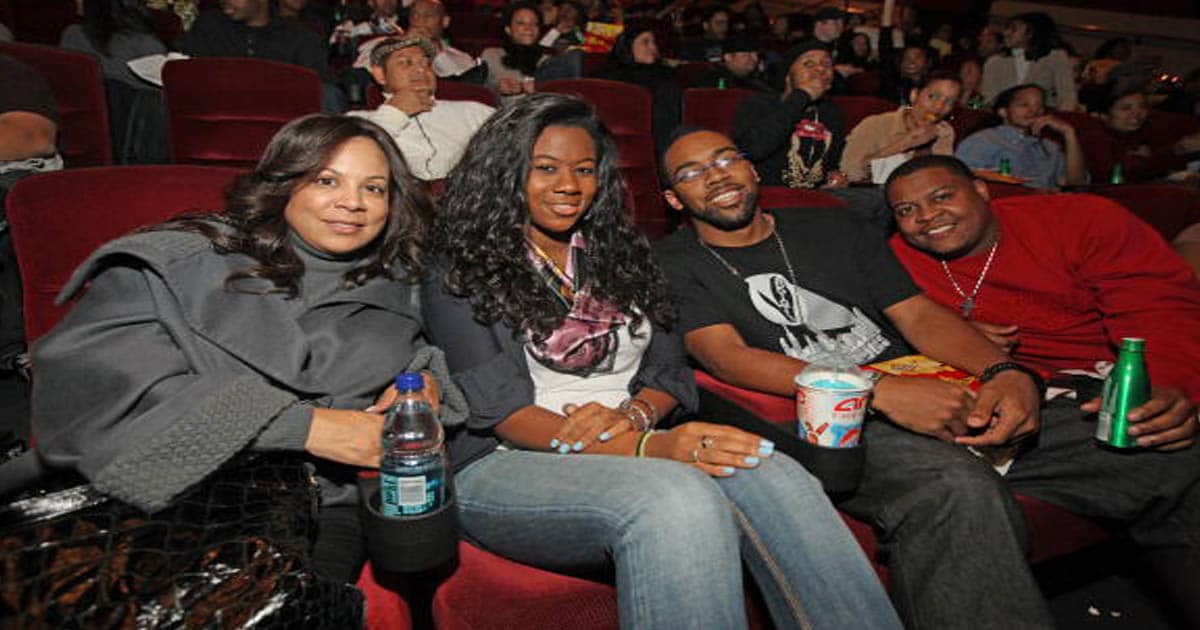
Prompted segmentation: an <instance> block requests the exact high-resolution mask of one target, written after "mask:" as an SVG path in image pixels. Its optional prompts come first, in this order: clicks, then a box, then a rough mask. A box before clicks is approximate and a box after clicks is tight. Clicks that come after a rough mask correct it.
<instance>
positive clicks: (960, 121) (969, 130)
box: [948, 107, 1000, 147]
mask: <svg viewBox="0 0 1200 630" xmlns="http://www.w3.org/2000/svg"><path fill="white" fill-rule="evenodd" d="M948 121H949V122H950V126H951V127H954V146H955V147H957V146H958V144H959V143H960V142H962V141H963V138H966V137H967V136H969V135H971V134H973V133H975V132H976V131H979V130H981V129H987V128H988V127H995V126H996V125H999V124H1000V117H999V116H997V115H996V114H995V113H993V112H992V111H991V110H989V109H967V108H965V107H957V108H955V109H954V111H953V112H952V113H951V114H950V118H949V119H948Z"/></svg>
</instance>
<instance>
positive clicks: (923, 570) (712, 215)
mask: <svg viewBox="0 0 1200 630" xmlns="http://www.w3.org/2000/svg"><path fill="white" fill-rule="evenodd" d="M660 164H661V165H662V168H663V176H664V178H665V179H666V180H667V181H668V182H669V185H670V189H669V190H667V191H666V192H665V193H664V196H665V197H666V201H667V203H668V204H669V205H670V206H671V207H672V208H674V209H676V210H678V211H680V212H683V213H684V214H685V215H686V217H687V218H688V222H689V223H690V228H691V229H681V230H679V231H677V232H676V233H674V234H672V235H671V236H669V237H667V238H666V239H664V240H663V241H662V242H661V243H660V245H659V247H658V250H657V254H658V256H659V260H660V262H661V264H662V267H663V269H664V271H665V274H666V276H667V281H668V286H669V290H670V292H671V294H672V297H673V298H674V299H675V301H676V306H677V308H678V312H679V326H680V328H681V330H682V332H683V334H684V341H685V343H686V345H687V349H688V352H689V353H690V354H691V355H692V357H693V358H695V359H696V360H697V361H698V362H699V363H700V364H701V365H703V367H704V368H705V369H706V370H707V371H708V372H709V373H711V374H712V375H713V376H715V377H717V378H718V379H720V380H722V381H724V382H726V383H730V384H732V385H735V386H738V387H742V388H747V389H753V390H758V391H762V392H768V393H772V394H777V395H782V396H788V397H791V396H793V395H794V394H795V385H794V383H793V379H794V377H795V376H796V374H798V373H799V372H800V371H801V370H802V369H803V368H804V367H806V366H807V365H808V364H809V363H819V364H824V365H829V364H831V363H832V364H850V365H864V364H869V363H874V362H878V361H883V360H888V359H893V358H897V357H901V356H904V355H909V354H914V352H920V353H921V354H924V355H926V356H928V357H930V358H933V359H936V360H938V361H942V362H944V363H947V364H950V365H953V366H955V367H957V368H959V369H962V370H964V371H966V372H969V373H971V374H975V375H979V376H980V380H981V381H984V382H983V383H982V385H981V386H980V388H979V389H978V391H976V392H972V391H971V390H969V389H967V388H966V387H963V386H961V385H959V384H955V383H948V382H944V381H940V380H936V379H911V378H898V377H891V376H884V377H882V378H881V379H880V380H879V381H878V382H877V383H876V385H875V393H874V397H873V399H872V402H871V405H872V407H873V408H874V409H875V410H876V411H877V412H879V414H881V415H877V416H874V419H871V420H869V421H868V422H867V425H866V428H865V438H864V441H865V443H866V444H867V445H868V446H867V448H866V453H865V464H864V470H863V481H862V484H861V485H860V487H859V489H858V491H857V492H855V493H854V494H852V495H851V496H849V497H848V498H845V499H844V500H842V501H841V502H840V504H839V507H840V508H842V509H843V510H846V511H847V512H849V513H850V514H852V515H854V516H856V517H858V518H860V519H861V520H864V521H866V522H870V523H873V524H875V525H876V526H877V527H879V528H880V529H881V530H882V531H881V533H880V536H879V540H880V544H881V546H882V547H883V548H884V551H885V554H886V557H887V558H888V559H889V567H890V568H891V585H892V593H893V601H894V602H895V604H896V607H897V610H898V611H899V612H900V615H901V618H902V619H903V620H904V621H905V625H906V627H914V628H950V627H974V626H975V625H978V623H979V620H987V622H988V623H995V624H998V627H1052V626H1053V621H1052V619H1051V617H1050V614H1049V610H1048V609H1047V608H1046V606H1045V604H1044V602H1043V600H1042V598H1041V595H1040V593H1039V592H1038V591H1037V588H1036V585H1035V583H1034V582H1033V580H1032V579H1031V578H1030V573H1029V568H1028V566H1027V564H1026V562H1025V557H1024V550H1023V549H1022V548H1021V544H1020V541H1021V540H1022V539H1023V537H1024V530H1023V528H1024V521H1023V520H1022V519H1023V517H1022V514H1021V512H1020V509H1019V508H1018V507H1017V505H1016V503H1015V501H1014V500H1013V499H1012V496H1011V495H1010V494H1009V493H1008V492H1007V490H1006V489H1005V488H1004V484H1003V481H1002V478H1001V477H1000V476H999V475H996V474H995V472H993V470H992V468H991V467H990V466H988V465H986V464H985V463H982V462H980V461H978V460H976V459H975V458H974V457H973V456H972V455H969V454H967V451H966V449H965V448H963V447H964V446H974V447H996V446H1001V445H1008V444H1011V443H1012V442H1014V441H1015V440H1018V439H1020V438H1021V437H1023V436H1026V435H1029V434H1032V433H1033V432H1035V431H1036V430H1037V429H1038V426H1039V421H1040V416H1039V402H1040V396H1039V383H1038V381H1039V380H1040V378H1039V377H1037V375H1036V374H1035V373H1033V372H1031V371H1029V370H1028V369H1027V368H1024V367H1023V366H1021V365H1018V364H1016V363H1013V362H1012V361H1011V359H1010V358H1009V357H1008V356H1007V355H1006V354H1004V353H1003V351H1001V350H1000V349H999V348H998V347H997V346H995V345H993V344H991V343H990V342H989V341H988V340H987V339H986V338H985V337H984V336H983V335H982V334H980V333H979V332H978V331H976V330H975V329H974V328H972V327H971V326H970V325H969V324H967V323H966V322H964V321H963V320H962V319H961V318H960V317H958V316H957V315H956V314H955V313H954V312H953V311H951V310H949V309H947V308H945V307H943V306H940V305H938V304H936V303H934V302H933V301H932V300H930V299H929V298H927V297H926V296H925V295H924V294H923V293H921V291H920V290H919V289H918V288H917V287H916V286H915V285H914V284H913V282H912V280H911V279H910V278H909V277H908V275H907V273H905V271H904V269H903V267H901V266H900V264H899V262H897V260H896V258H895V256H894V255H893V254H892V252H891V251H890V250H889V248H888V246H887V243H886V242H885V240H884V238H883V236H882V235H881V234H880V233H879V231H878V230H877V229H876V228H874V227H871V226H869V225H868V224H867V223H865V222H862V221H860V220H858V219H856V218H854V216H853V213H851V212H850V211H848V210H847V209H818V208H805V209H792V210H786V211H779V212H773V213H767V212H764V211H762V210H761V209H760V208H759V206H758V174H757V173H756V172H755V169H754V167H753V165H752V164H751V163H750V162H749V161H748V160H747V159H746V157H745V156H744V155H743V154H742V153H740V152H739V151H738V148H737V147H736V146H734V144H733V141H732V140H730V139H729V138H727V137H725V136H723V135H721V134H719V133H715V132H711V131H705V130H697V129H690V130H681V131H679V132H676V134H674V135H673V137H672V140H671V141H670V142H669V143H668V147H667V149H666V151H665V152H664V154H663V158H662V160H661V162H660ZM710 400H711V399H710ZM703 402H704V399H703V398H702V406H703ZM702 411H703V409H702ZM711 417H713V418H714V419H718V420H723V421H730V422H731V423H735V424H738V426H741V427H742V428H744V429H748V430H751V431H755V432H760V433H764V434H768V435H770V436H772V437H771V439H773V440H774V441H775V442H776V444H778V445H779V448H780V449H781V450H784V446H785V445H788V447H789V448H790V449H791V451H790V452H789V451H787V450H785V452H788V454H789V455H792V456H793V457H795V458H796V459H798V460H800V461H802V462H804V461H805V460H806V459H807V457H806V455H805V450H806V449H805V448H804V447H802V445H801V444H799V440H798V439H797V438H796V437H795V436H794V435H792V436H791V438H790V439H788V438H787V437H786V434H784V435H783V436H781V435H780V433H782V432H781V431H780V430H779V429H778V428H777V427H774V426H772V425H769V424H768V423H766V422H764V421H761V420H757V419H755V418H752V417H738V415H737V414H736V413H735V414H733V415H725V414H721V415H713V416H711ZM925 449H928V450H929V451H930V452H939V453H940V452H948V451H954V452H961V458H959V459H957V460H955V465H954V466H950V467H948V468H946V469H943V468H941V467H940V463H941V462H940V461H939V465H938V466H934V465H929V463H928V459H927V458H925V457H924V456H923V452H924V450H925ZM993 534H994V536H993ZM993 537H994V540H993ZM984 547H986V548H987V552H986V554H985V553H975V552H976V551H978V550H980V549H982V548H984ZM947 550H953V553H947ZM1010 576H1017V579H1010ZM1013 585H1015V586H1013Z"/></svg>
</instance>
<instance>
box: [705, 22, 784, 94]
mask: <svg viewBox="0 0 1200 630" xmlns="http://www.w3.org/2000/svg"><path fill="white" fill-rule="evenodd" d="M722 50H723V52H722V53H721V61H719V62H717V63H715V64H713V67H711V68H709V69H708V70H706V71H704V72H702V73H700V74H699V75H697V76H696V79H695V80H694V81H693V82H692V85H691V86H690V87H698V88H715V87H723V88H741V89H744V90H756V91H759V92H771V91H772V90H771V86H770V84H768V83H767V80H766V77H765V76H763V74H762V73H761V72H759V57H758V52H759V47H758V42H757V41H756V40H754V39H752V38H750V37H748V36H746V35H740V34H739V35H730V36H729V37H728V38H726V39H725V43H724V44H723V45H722Z"/></svg>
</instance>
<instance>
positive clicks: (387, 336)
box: [32, 114, 464, 582]
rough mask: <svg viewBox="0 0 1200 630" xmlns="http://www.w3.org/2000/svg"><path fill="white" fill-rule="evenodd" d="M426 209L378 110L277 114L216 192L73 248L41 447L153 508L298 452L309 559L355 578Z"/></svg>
mask: <svg viewBox="0 0 1200 630" xmlns="http://www.w3.org/2000/svg"><path fill="white" fill-rule="evenodd" d="M148 184H152V182H148ZM430 212H431V207H430V202H429V200H428V198H427V197H426V196H425V194H424V193H422V192H421V191H420V187H419V186H418V185H417V183H416V182H415V181H413V179H412V178H411V176H410V175H409V173H408V169H407V167H406V166H405V163H404V159H403V158H402V157H401V156H400V154H399V153H398V152H397V151H396V148H395V145H394V144H393V143H392V141H391V139H390V138H389V137H388V136H387V134H386V133H384V131H383V130H382V129H380V128H379V127H377V126H375V125H373V124H371V123H369V122H367V121H365V120H361V119H357V118H352V117H342V116H338V117H333V116H324V115H320V114H316V115H311V116H306V117H303V118H300V119H297V120H295V121H292V122H291V123H289V124H288V125H286V126H285V127H283V128H282V129H281V130H280V131H279V133H277V134H276V135H275V137H274V138H273V139H272V141H271V143H270V144H269V145H268V146H267V148H266V150H265V151H264V153H263V157H262V160H261V161H260V162H259V164H258V165H257V166H256V167H255V169H254V171H253V172H251V173H247V174H245V175H243V176H242V177H240V178H239V179H238V180H237V181H236V182H235V183H234V184H233V185H232V187H231V188H230V191H229V193H228V195H227V208H226V209H225V211H224V212H221V213H218V214H213V215H200V216H191V217H186V218H181V219H176V220H173V221H171V222H168V223H166V224H163V225H160V226H157V227H155V228H153V229H151V230H148V231H143V232H141V233H137V234H133V235H130V236H126V237H123V238H120V239H117V240H115V241H113V242H111V243H109V244H107V245H105V246H104V247H102V248H101V249H99V250H98V251H97V252H96V253H95V254H93V255H92V256H91V258H89V259H88V260H87V261H85V262H84V263H83V264H82V265H80V268H79V270H78V272H77V275H76V276H75V278H74V280H73V282H72V283H71V284H70V285H69V287H68V288H67V289H65V290H66V291H68V292H69V293H71V294H74V293H77V292H79V291H80V290H82V289H83V287H84V285H85V282H86V284H87V289H86V292H85V293H84V294H83V297H82V298H81V299H80V300H79V302H78V303H77V304H75V305H74V307H73V308H72V309H71V312H70V313H68V314H67V316H66V317H64V318H63V320H62V321H61V322H59V324H58V325H57V326H56V327H55V328H54V330H53V331H51V332H50V333H49V334H47V335H46V336H45V337H43V338H42V340H41V341H39V343H38V345H37V355H36V360H37V376H38V377H37V379H35V382H34V387H33V395H32V408H33V410H34V411H33V414H32V415H33V417H34V428H35V431H36V434H37V436H38V444H37V451H38V454H39V455H40V456H41V457H42V459H43V461H44V462H45V463H46V464H47V465H48V466H52V467H57V468H71V469H75V470H76V471H78V472H79V473H81V474H83V475H84V476H85V477H87V478H88V479H89V481H91V482H92V483H94V484H95V485H96V486H97V487H98V488H101V489H103V490H105V491H106V492H109V493H111V494H114V495H115V496H117V497H119V498H121V499H123V500H125V501H128V502H130V503H132V504H134V505H136V506H137V507H139V508H141V509H143V510H146V511H148V512H153V511H155V510H157V509H161V508H162V507H164V506H165V505H166V504H169V502H170V501H171V500H172V499H173V498H174V496H175V495H177V494H178V493H180V492H183V491H184V490H186V489H187V488H188V487H190V486H191V485H192V484H195V483H197V482H199V481H201V480H202V479H204V478H205V477H206V476H207V475H208V474H209V473H210V472H212V471H213V470H216V469H217V468H218V467H219V466H220V465H221V464H223V463H225V462H226V461H228V460H230V459H231V458H233V457H235V456H236V455H237V454H239V453H241V452H243V451H247V450H248V451H292V452H297V453H302V454H303V453H306V454H307V455H308V456H309V457H308V458H307V459H308V460H309V462H310V463H311V465H312V466H313V471H314V472H315V474H316V479H315V482H317V483H319V485H320V490H321V502H320V506H319V509H318V510H317V522H318V527H317V528H316V532H315V540H314V548H313V564H314V566H315V568H316V569H317V570H318V571H320V572H321V573H322V574H325V575H327V576H329V577H331V578H334V579H337V580H339V581H341V582H354V581H355V580H356V579H357V577H358V574H359V572H360V570H361V567H362V563H363V560H364V557H365V552H364V545H363V543H362V529H361V527H360V525H359V521H358V488H357V486H356V484H355V476H356V475H355V473H356V472H357V471H358V470H360V469H361V468H364V467H365V468H377V467H378V466H379V456H380V453H379V450H380V449H379V445H380V443H381V432H382V429H383V421H384V418H383V415H382V413H380V412H379V411H378V410H372V411H364V409H366V408H367V407H368V406H369V405H371V404H372V403H373V401H374V400H375V398H376V396H378V395H379V394H380V393H381V392H382V391H383V390H384V388H386V387H387V386H388V383H389V382H390V381H391V380H392V378H393V377H394V376H395V374H397V373H398V372H404V371H417V370H422V369H433V368H432V361H431V358H432V357H433V356H434V355H435V353H437V351H436V349H433V348H430V347H428V344H426V343H425V342H424V339H423V337H422V336H421V326H420V321H419V320H420V315H419V313H418V309H417V307H416V304H417V302H416V299H415V298H416V296H415V295H413V292H415V291H416V286H414V284H413V282H414V280H415V279H416V278H417V277H419V274H420V270H421V264H422V262H423V256H422V254H423V252H424V249H423V243H422V241H421V237H422V236H423V234H424V232H425V229H426V225H425V221H427V220H428V218H429V214H430ZM437 354H440V353H437ZM436 376H437V377H438V379H439V380H440V382H441V383H443V387H450V385H449V384H446V383H445V380H444V378H445V374H438V375H436ZM430 380H432V379H430ZM64 391H70V392H73V395H71V396H63V395H62V393H63V392H64ZM442 411H443V416H442V419H443V421H445V420H447V416H448V414H447V412H448V410H447V409H446V407H443V409H442ZM462 411H464V410H463V409H461V408H460V409H459V414H458V416H459V420H460V421H461V419H462ZM197 443H200V444H203V446H204V448H202V449H197V448H196V445H197ZM181 452H190V453H192V454H193V455H192V456H191V457H180V456H179V453H181ZM167 470H170V474H165V472H164V471H167ZM164 477H165V478H166V479H169V481H165V480H164Z"/></svg>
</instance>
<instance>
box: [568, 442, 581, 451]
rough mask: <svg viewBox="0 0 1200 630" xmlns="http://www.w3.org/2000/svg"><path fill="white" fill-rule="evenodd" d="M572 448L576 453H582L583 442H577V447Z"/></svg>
mask: <svg viewBox="0 0 1200 630" xmlns="http://www.w3.org/2000/svg"><path fill="white" fill-rule="evenodd" d="M571 448H572V449H573V450H575V451H576V452H578V451H582V450H583V442H576V443H575V446H572V447H571Z"/></svg>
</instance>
